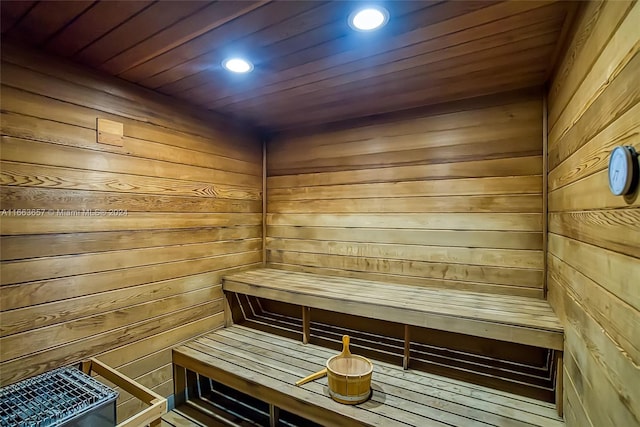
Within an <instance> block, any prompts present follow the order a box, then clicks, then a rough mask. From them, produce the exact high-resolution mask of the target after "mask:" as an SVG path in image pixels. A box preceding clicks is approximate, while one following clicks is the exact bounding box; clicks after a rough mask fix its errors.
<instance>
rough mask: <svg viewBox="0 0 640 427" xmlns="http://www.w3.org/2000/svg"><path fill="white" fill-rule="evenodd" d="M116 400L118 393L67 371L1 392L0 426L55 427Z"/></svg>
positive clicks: (85, 375) (82, 374)
mask: <svg viewBox="0 0 640 427" xmlns="http://www.w3.org/2000/svg"><path fill="white" fill-rule="evenodd" d="M117 397H118V393H117V392H116V391H114V390H112V389H111V388H109V387H107V386H105V385H104V384H102V383H100V382H99V381H97V380H95V379H93V378H91V377H90V376H89V375H87V374H85V373H84V372H82V371H80V370H78V369H75V368H70V367H64V368H59V369H55V370H53V371H50V372H46V373H44V374H41V375H38V376H36V377H33V378H29V379H26V380H24V381H21V382H19V383H16V384H12V385H9V386H7V387H3V388H2V389H0V426H2V427H5V426H7V427H9V426H11V427H14V426H15V427H23V426H24V427H27V426H28V427H49V426H58V425H60V424H63V423H65V422H67V421H69V420H70V419H73V418H75V417H78V416H80V415H82V414H84V413H86V412H87V411H89V410H91V409H92V408H95V407H98V406H101V405H103V404H105V403H107V402H109V401H113V400H115V399H116V398H117Z"/></svg>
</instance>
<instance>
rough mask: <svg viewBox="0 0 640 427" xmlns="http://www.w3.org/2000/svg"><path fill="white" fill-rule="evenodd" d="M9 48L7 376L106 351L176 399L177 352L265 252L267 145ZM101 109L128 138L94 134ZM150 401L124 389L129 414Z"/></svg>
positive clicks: (3, 179)
mask: <svg viewBox="0 0 640 427" xmlns="http://www.w3.org/2000/svg"><path fill="white" fill-rule="evenodd" d="M203 6H204V4H199V3H197V2H191V3H190V6H189V7H191V8H200V7H203ZM100 7H102V6H100ZM136 7H138V9H144V7H145V5H144V4H142V3H139V4H137V5H127V6H126V10H128V11H129V12H132V11H133V10H134V9H136ZM182 7H183V6H180V9H181V8H182ZM92 9H93V8H92ZM181 10H184V12H183V13H185V14H188V13H189V12H188V11H187V9H181ZM82 16H85V17H86V20H81V21H78V22H77V26H80V25H82V26H84V28H86V25H88V23H89V22H94V21H95V16H93V15H91V16H93V17H91V16H87V15H82ZM172 19H178V17H177V16H174V17H172ZM108 25H111V24H109V23H108V22H105V23H104V25H103V26H102V27H100V28H96V32H95V33H94V35H95V36H96V37H98V36H99V32H101V31H102V32H104V31H107V27H108ZM154 25H160V24H159V23H155V24H154ZM64 34H66V33H64V32H63V33H61V34H60V35H59V37H56V38H55V40H56V42H55V43H60V44H65V45H68V46H71V47H73V46H75V47H74V49H80V48H81V47H82V46H80V45H78V44H77V43H75V42H72V41H71V40H70V39H69V38H68V36H66V35H64ZM52 43H53V42H52ZM55 43H54V44H55ZM5 46H6V49H5ZM86 52H87V54H88V53H89V51H86ZM2 55H3V57H2V59H3V62H2V112H1V114H2V117H1V119H2V141H1V161H2V166H1V168H2V169H1V171H0V184H1V187H0V204H1V207H2V209H3V214H2V218H1V222H2V225H1V228H0V230H1V233H2V240H1V243H0V251H1V253H2V255H1V258H2V263H1V264H0V268H1V269H2V274H1V277H2V279H1V283H0V305H1V307H2V314H1V316H2V326H1V327H0V348H1V350H0V377H1V378H2V384H3V385H4V384H9V383H13V382H15V381H18V380H20V379H23V378H25V377H28V376H31V375H34V374H38V373H40V372H43V371H45V370H49V369H52V368H54V367H57V366H60V365H65V364H70V363H74V362H77V361H78V360H81V359H83V358H87V357H90V356H96V355H99V357H101V358H102V360H103V361H105V362H107V363H108V364H109V365H111V366H114V367H116V368H118V369H120V370H121V371H122V372H124V373H126V374H127V375H129V376H131V377H132V378H135V379H137V380H139V381H140V382H141V383H143V384H145V385H146V386H148V387H150V388H152V389H154V390H156V391H157V392H159V393H161V394H163V395H165V396H168V395H170V394H171V393H172V379H171V376H172V370H171V364H170V362H171V353H170V348H171V347H172V346H173V345H175V344H177V343H180V342H183V341H185V340H188V339H190V338H192V337H194V336H197V335H200V334H202V333H204V332H206V331H208V330H211V329H215V328H218V327H221V326H222V324H223V317H224V316H223V299H222V291H221V287H220V286H219V284H220V279H221V276H222V275H224V274H227V273H229V272H235V271H239V270H241V269H243V268H248V267H252V266H255V265H257V264H259V263H260V261H261V246H262V231H261V217H262V215H261V211H262V195H261V191H262V189H261V185H262V179H261V147H260V144H259V141H258V139H257V138H256V137H255V135H253V134H249V133H243V132H240V131H239V130H238V128H235V127H234V125H233V124H230V123H223V122H221V121H220V119H219V117H216V116H213V115H211V114H208V113H205V112H202V111H197V110H193V109H191V108H190V107H188V106H186V105H182V104H180V103H177V102H175V101H169V100H167V99H165V98H164V97H162V96H159V95H157V94H152V93H149V92H147V91H145V90H142V89H140V88H137V87H134V86H131V85H128V84H125V83H123V82H122V81H117V80H115V79H112V78H105V77H103V76H101V75H98V74H95V73H92V72H89V71H87V70H84V69H81V68H79V67H77V66H75V65H70V64H68V63H63V62H59V61H58V60H54V59H51V58H48V57H44V56H42V55H41V54H38V53H34V52H30V51H28V50H24V49H18V48H15V47H13V46H11V45H5V44H4V43H3V50H2ZM97 118H101V119H108V120H113V121H117V122H120V123H123V125H124V144H123V146H122V147H117V146H112V145H103V144H98V143H96V119H97ZM27 210H30V211H27ZM83 210H84V212H83ZM89 211H91V212H92V213H93V215H88V214H87V212H89ZM96 211H104V212H99V213H98V214H96ZM109 211H114V212H115V215H114V214H113V213H114V212H112V214H111V215H110V214H109ZM25 212H30V214H28V213H25ZM140 409H142V408H141V407H139V406H138V404H137V400H136V399H131V396H130V395H129V394H128V393H125V392H122V393H121V396H120V399H119V401H118V412H119V414H118V416H119V417H121V418H122V417H126V416H127V415H131V414H132V413H134V412H135V411H137V410H140Z"/></svg>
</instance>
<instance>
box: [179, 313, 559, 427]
mask: <svg viewBox="0 0 640 427" xmlns="http://www.w3.org/2000/svg"><path fill="white" fill-rule="evenodd" d="M334 354H335V352H333V351H331V350H328V349H326V348H322V347H318V346H314V345H303V344H302V343H299V342H297V341H294V340H291V339H288V338H283V337H279V336H275V335H272V334H269V333H267V332H262V331H258V330H253V329H250V328H246V327H243V326H239V325H234V326H232V327H229V328H226V329H222V330H219V331H216V332H213V333H210V334H207V335H205V336H203V337H200V338H198V339H196V340H193V341H191V342H189V343H187V344H185V345H183V346H180V347H178V348H176V349H174V352H173V355H174V363H176V364H177V365H179V366H183V367H186V368H187V369H190V370H194V371H196V372H199V373H201V374H202V375H205V376H209V377H211V378H213V379H215V380H217V381H220V382H222V383H224V384H227V385H228V386H230V387H233V388H236V389H237V390H239V391H242V392H245V393H248V394H250V395H252V396H254V397H256V398H258V399H261V400H264V401H266V402H268V403H272V404H275V405H276V406H280V407H281V408H283V409H286V410H289V411H292V412H295V413H298V414H299V415H301V416H303V417H306V418H309V419H311V420H313V421H316V422H319V423H321V424H324V425H383V426H394V425H399V426H406V425H414V426H432V425H433V426H439V425H443V426H444V425H452V426H456V425H458V426H467V425H482V426H487V425H500V426H531V425H544V426H562V425H563V423H562V422H561V421H560V420H559V419H558V418H557V416H556V415H555V412H554V409H553V407H552V406H551V405H548V404H545V403H543V402H538V401H535V400H533V399H527V398H523V397H520V396H515V395H511V394H509V393H506V392H500V391H495V390H491V389H488V388H485V387H482V386H477V385H470V384H466V383H464V382H461V381H457V380H452V379H447V378H441V377H438V376H436V375H431V374H427V373H424V372H417V371H412V370H409V371H405V370H403V369H402V368H400V367H396V366H393V365H390V364H387V363H383V362H377V361H376V362H374V365H375V368H374V376H373V385H374V390H376V391H374V395H373V396H372V399H371V400H370V401H368V402H365V403H363V404H360V405H357V406H355V407H354V406H348V405H341V404H338V403H336V402H334V401H333V400H331V399H330V398H329V397H328V394H327V390H326V379H324V380H320V381H314V382H311V383H308V384H305V385H304V386H303V387H296V386H294V385H293V384H294V382H295V381H296V380H298V379H299V378H301V377H304V376H306V375H308V374H309V373H311V372H314V371H316V370H319V369H320V368H322V367H323V366H324V363H325V361H326V359H327V358H329V357H330V356H332V355H334Z"/></svg>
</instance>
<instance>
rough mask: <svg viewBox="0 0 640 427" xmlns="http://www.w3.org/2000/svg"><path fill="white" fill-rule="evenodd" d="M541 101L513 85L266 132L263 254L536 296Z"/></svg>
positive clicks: (326, 267)
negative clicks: (337, 123)
mask: <svg viewBox="0 0 640 427" xmlns="http://www.w3.org/2000/svg"><path fill="white" fill-rule="evenodd" d="M541 111H542V108H541V102H540V100H539V99H538V98H537V97H536V96H535V95H533V96H532V95H525V94H520V95H516V96H514V97H504V98H502V99H500V100H496V99H491V100H486V99H484V100H476V101H474V102H473V103H459V104H456V105H453V106H451V105H450V106H447V107H446V109H443V110H442V111H437V109H432V110H430V112H429V114H426V115H423V116H419V117H415V118H410V119H409V118H405V119H394V120H389V119H387V120H386V121H379V122H378V123H374V124H371V125H368V126H355V127H352V128H346V129H338V130H333V131H325V132H317V133H310V134H289V135H287V134H285V135H281V136H278V137H276V138H275V139H274V140H273V141H271V142H270V144H269V146H268V150H267V153H268V154H267V156H268V168H267V169H268V178H267V240H266V245H267V252H268V261H269V263H270V264H271V265H272V266H274V267H278V268H283V269H291V270H295V271H309V272H316V273H325V274H332V275H344V276H349V277H361V278H369V279H374V280H382V281H389V282H396V283H408V284H413V285H416V286H440V287H449V288H458V289H467V290H475V291H482V292H496V293H501V294H514V295H527V296H539V297H540V296H542V294H543V289H542V286H543V281H542V278H543V273H542V270H543V255H542V251H541V248H542V229H543V228H542V225H543V220H544V219H543V217H542V177H541V172H542V169H541V167H542V158H541V153H542V139H541V138H542V116H541Z"/></svg>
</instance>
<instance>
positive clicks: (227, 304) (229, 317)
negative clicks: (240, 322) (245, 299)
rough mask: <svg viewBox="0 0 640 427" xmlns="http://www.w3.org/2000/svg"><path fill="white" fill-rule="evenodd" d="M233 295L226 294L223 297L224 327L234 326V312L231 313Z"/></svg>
mask: <svg viewBox="0 0 640 427" xmlns="http://www.w3.org/2000/svg"><path fill="white" fill-rule="evenodd" d="M231 298H233V294H231V293H229V292H225V293H224V296H223V300H224V327H225V328H228V327H230V326H232V325H233V312H232V311H231V301H230V299H231Z"/></svg>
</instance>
